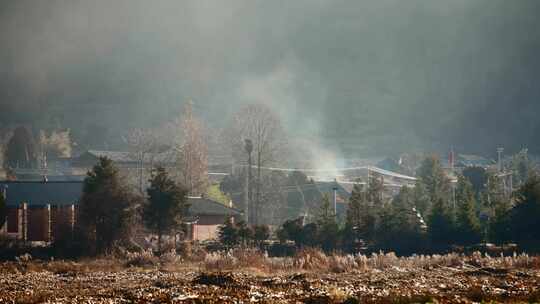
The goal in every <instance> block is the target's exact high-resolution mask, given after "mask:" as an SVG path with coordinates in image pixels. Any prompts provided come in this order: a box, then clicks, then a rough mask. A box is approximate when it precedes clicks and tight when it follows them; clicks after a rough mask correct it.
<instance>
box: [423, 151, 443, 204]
mask: <svg viewBox="0 0 540 304" xmlns="http://www.w3.org/2000/svg"><path fill="white" fill-rule="evenodd" d="M416 175H417V176H418V179H419V182H420V183H422V184H423V185H424V186H425V189H426V191H427V193H428V195H429V198H430V201H431V202H432V203H435V202H436V201H438V200H439V199H446V198H447V197H448V194H449V190H450V181H449V179H448V177H447V176H446V174H445V173H444V170H443V168H442V166H441V163H440V161H439V159H438V158H437V157H435V156H430V157H427V158H425V159H424V161H422V164H421V165H420V168H418V170H417V172H416Z"/></svg>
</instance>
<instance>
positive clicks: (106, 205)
mask: <svg viewBox="0 0 540 304" xmlns="http://www.w3.org/2000/svg"><path fill="white" fill-rule="evenodd" d="M138 202H139V198H137V197H136V196H134V195H133V194H132V193H131V192H129V191H128V190H127V187H126V186H125V185H124V184H122V183H121V182H120V179H119V176H118V169H116V168H115V167H114V165H113V162H112V161H111V160H110V159H108V158H105V157H101V158H100V159H99V163H98V164H97V165H95V166H94V168H93V169H92V171H90V172H88V174H87V176H86V178H85V180H84V186H83V195H82V198H81V204H80V207H79V209H80V212H79V221H78V222H79V223H80V225H81V228H82V230H83V231H84V234H85V237H86V238H87V240H88V241H89V244H88V245H89V246H90V248H89V249H90V250H91V252H92V253H96V254H101V253H104V252H105V251H106V250H108V249H110V248H111V247H112V246H113V244H114V242H116V241H119V240H122V239H127V238H129V236H130V232H131V229H130V228H131V220H132V219H133V215H134V212H133V211H134V206H135V205H136V204H137V203H138Z"/></svg>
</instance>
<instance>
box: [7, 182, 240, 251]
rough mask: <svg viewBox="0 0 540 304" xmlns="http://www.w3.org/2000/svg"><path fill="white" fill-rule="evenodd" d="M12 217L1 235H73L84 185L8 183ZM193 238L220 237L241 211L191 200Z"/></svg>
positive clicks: (32, 238)
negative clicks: (227, 221) (219, 229)
mask: <svg viewBox="0 0 540 304" xmlns="http://www.w3.org/2000/svg"><path fill="white" fill-rule="evenodd" d="M0 190H2V194H3V195H5V197H6V201H7V206H8V217H7V221H6V224H5V225H4V227H1V229H0V234H4V235H7V236H9V237H12V238H17V239H20V240H25V241H33V242H35V241H38V242H51V241H53V240H55V239H58V238H62V237H64V236H68V235H69V234H71V233H72V232H73V227H74V225H75V220H76V212H77V205H78V203H79V201H80V198H81V196H82V190H83V182H81V181H53V182H51V181H49V182H38V181H7V182H0ZM188 203H189V204H190V208H189V211H188V212H189V214H188V217H189V220H188V222H189V223H190V225H189V227H190V229H189V234H188V237H189V238H190V239H191V240H199V241H200V240H207V239H214V238H216V237H217V231H218V227H219V226H220V225H222V224H223V223H224V222H225V219H227V218H229V217H233V219H235V220H240V219H241V216H242V213H241V211H239V210H237V209H234V208H231V207H228V206H225V205H223V204H221V203H218V202H216V201H213V200H211V199H208V198H202V197H189V198H188Z"/></svg>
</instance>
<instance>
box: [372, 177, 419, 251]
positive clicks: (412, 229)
mask: <svg viewBox="0 0 540 304" xmlns="http://www.w3.org/2000/svg"><path fill="white" fill-rule="evenodd" d="M413 198H414V190H413V189H409V188H407V187H403V188H401V190H400V192H399V193H398V195H396V196H395V197H394V199H393V200H392V202H391V203H388V204H385V205H384V208H383V209H382V210H381V221H380V225H379V228H378V232H377V243H378V244H379V247H381V248H383V249H385V250H394V251H397V252H399V253H407V254H411V253H414V252H416V251H417V250H421V249H423V248H422V247H423V245H424V244H423V243H424V242H423V239H424V232H423V229H422V224H421V222H420V218H419V217H418V215H417V211H416V208H415V206H414V201H413Z"/></svg>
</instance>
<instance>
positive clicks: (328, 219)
mask: <svg viewBox="0 0 540 304" xmlns="http://www.w3.org/2000/svg"><path fill="white" fill-rule="evenodd" d="M316 224H317V226H318V227H319V230H320V233H319V243H320V245H321V247H322V248H323V249H324V250H326V251H330V250H333V249H335V248H336V246H337V243H338V234H339V226H338V224H337V222H336V214H335V212H334V208H333V207H332V204H331V203H330V196H329V195H328V194H327V193H325V194H324V195H323V198H322V204H321V207H320V209H319V213H318V214H317V218H316Z"/></svg>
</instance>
